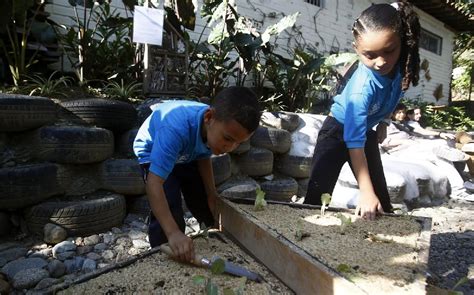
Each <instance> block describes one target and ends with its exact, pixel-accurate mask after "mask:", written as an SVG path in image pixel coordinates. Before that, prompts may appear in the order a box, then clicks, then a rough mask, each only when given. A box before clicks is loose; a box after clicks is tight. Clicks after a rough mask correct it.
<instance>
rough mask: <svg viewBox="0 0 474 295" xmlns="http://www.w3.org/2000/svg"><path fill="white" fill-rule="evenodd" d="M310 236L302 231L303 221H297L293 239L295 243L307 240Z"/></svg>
mask: <svg viewBox="0 0 474 295" xmlns="http://www.w3.org/2000/svg"><path fill="white" fill-rule="evenodd" d="M309 236H311V234H310V233H309V232H307V231H304V230H303V221H302V220H301V219H298V221H297V223H296V232H295V238H296V240H297V241H301V240H303V239H304V238H307V237H309Z"/></svg>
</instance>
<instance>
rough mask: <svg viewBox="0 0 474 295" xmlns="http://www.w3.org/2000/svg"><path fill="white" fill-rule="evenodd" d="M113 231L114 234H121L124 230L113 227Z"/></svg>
mask: <svg viewBox="0 0 474 295" xmlns="http://www.w3.org/2000/svg"><path fill="white" fill-rule="evenodd" d="M112 233H114V234H116V235H117V234H121V233H122V230H121V229H120V228H118V227H112Z"/></svg>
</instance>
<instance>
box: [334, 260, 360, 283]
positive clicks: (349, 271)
mask: <svg viewBox="0 0 474 295" xmlns="http://www.w3.org/2000/svg"><path fill="white" fill-rule="evenodd" d="M357 268H358V267H357ZM336 270H337V271H338V272H339V273H341V274H343V275H344V276H345V277H346V278H347V279H348V280H349V281H351V282H354V281H353V280H352V279H353V278H354V277H355V276H357V269H356V267H352V266H350V265H348V264H344V263H341V264H339V265H338V266H337V268H336Z"/></svg>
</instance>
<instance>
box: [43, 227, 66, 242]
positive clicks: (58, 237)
mask: <svg viewBox="0 0 474 295" xmlns="http://www.w3.org/2000/svg"><path fill="white" fill-rule="evenodd" d="M43 233H44V235H43V240H44V241H45V242H46V243H48V244H57V243H60V242H62V241H64V240H65V239H66V238H67V231H66V230H65V229H64V228H62V227H61V226H59V225H56V224H52V223H46V225H45V226H44V228H43Z"/></svg>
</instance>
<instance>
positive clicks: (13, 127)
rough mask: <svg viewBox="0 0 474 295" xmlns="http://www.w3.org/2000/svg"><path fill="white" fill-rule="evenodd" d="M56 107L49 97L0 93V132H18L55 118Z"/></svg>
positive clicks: (47, 122)
mask: <svg viewBox="0 0 474 295" xmlns="http://www.w3.org/2000/svg"><path fill="white" fill-rule="evenodd" d="M56 113H57V107H56V104H55V103H54V102H53V101H52V100H51V99H49V98H45V97H37V96H27V95H17V94H0V132H18V131H25V130H30V129H34V128H38V127H41V126H43V125H47V124H49V123H52V122H54V121H55V120H56Z"/></svg>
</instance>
